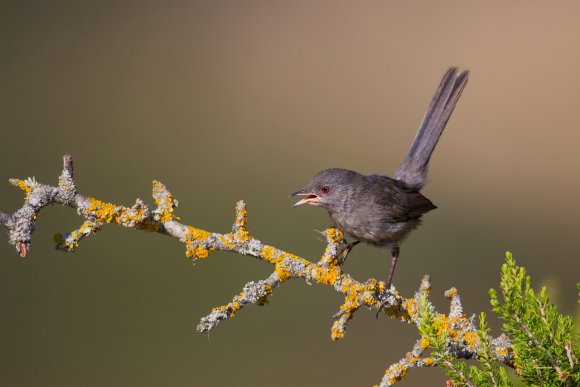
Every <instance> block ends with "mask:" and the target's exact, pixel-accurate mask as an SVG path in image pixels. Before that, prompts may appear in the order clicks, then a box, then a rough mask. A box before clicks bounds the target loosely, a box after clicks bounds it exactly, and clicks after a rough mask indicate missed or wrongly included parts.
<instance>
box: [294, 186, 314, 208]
mask: <svg viewBox="0 0 580 387" xmlns="http://www.w3.org/2000/svg"><path fill="white" fill-rule="evenodd" d="M294 196H306V197H305V198H304V199H301V200H299V201H298V202H296V204H294V205H293V206H292V207H297V206H301V205H302V204H312V203H313V202H315V201H316V200H318V196H317V195H314V194H312V193H310V192H307V191H305V190H304V189H301V190H300V191H296V192H294V193H293V194H291V195H290V196H289V197H290V198H291V197H294Z"/></svg>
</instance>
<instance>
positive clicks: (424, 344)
mask: <svg viewBox="0 0 580 387" xmlns="http://www.w3.org/2000/svg"><path fill="white" fill-rule="evenodd" d="M428 346H429V340H428V339H426V338H424V337H423V338H422V339H421V342H420V343H419V347H421V349H426V348H427V347H428Z"/></svg>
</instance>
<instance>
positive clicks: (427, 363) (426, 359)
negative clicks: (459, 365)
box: [423, 357, 435, 367]
mask: <svg viewBox="0 0 580 387" xmlns="http://www.w3.org/2000/svg"><path fill="white" fill-rule="evenodd" d="M423 361H424V362H425V365H426V366H427V367H429V366H431V365H433V364H434V363H435V360H433V358H432V357H426V358H425V359H423Z"/></svg>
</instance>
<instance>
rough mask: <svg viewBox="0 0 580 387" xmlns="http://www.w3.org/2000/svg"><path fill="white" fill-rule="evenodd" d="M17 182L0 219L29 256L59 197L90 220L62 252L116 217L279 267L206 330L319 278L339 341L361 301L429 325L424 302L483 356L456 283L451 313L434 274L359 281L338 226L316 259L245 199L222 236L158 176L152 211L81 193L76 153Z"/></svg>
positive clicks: (200, 251)
mask: <svg viewBox="0 0 580 387" xmlns="http://www.w3.org/2000/svg"><path fill="white" fill-rule="evenodd" d="M10 182H11V183H12V184H13V185H15V186H17V187H19V188H20V189H22V190H23V191H24V192H25V194H26V195H25V201H24V205H23V206H22V207H21V208H20V209H18V210H16V211H15V212H14V213H12V214H4V213H0V224H2V225H3V226H4V227H6V228H7V229H8V231H9V242H10V243H11V244H12V245H14V246H15V248H16V250H17V251H18V253H19V254H20V256H22V257H25V256H26V255H27V253H28V251H29V250H30V245H31V237H32V233H33V231H34V229H35V220H36V218H37V217H38V214H39V212H40V211H41V210H42V209H43V208H44V207H46V206H48V205H50V204H55V203H56V204H61V205H64V206H67V207H70V208H73V209H74V210H76V212H77V213H78V214H79V215H80V216H81V217H83V218H84V222H83V223H82V224H81V225H80V226H79V228H78V229H76V230H74V231H71V232H68V233H63V234H56V235H55V236H54V241H55V242H56V248H57V249H59V250H63V251H69V252H70V251H74V250H75V249H76V248H77V247H78V245H79V242H80V241H81V240H82V239H84V238H85V237H87V236H89V235H91V234H94V233H96V232H98V231H99V230H100V228H101V227H102V226H103V225H105V224H108V223H114V224H117V225H120V226H123V227H127V228H132V229H136V230H143V231H148V232H156V233H161V234H165V235H168V236H171V237H173V238H176V239H178V240H180V241H181V242H183V243H184V244H185V253H186V256H187V257H190V258H191V259H192V260H193V261H198V260H202V259H205V258H207V257H208V256H209V255H210V254H211V252H213V251H216V250H217V251H230V252H236V253H238V254H241V255H247V256H252V257H255V258H257V259H259V260H261V261H265V262H267V263H269V264H271V265H272V266H273V267H274V270H273V272H272V273H271V274H270V275H269V276H268V277H267V278H266V279H263V280H259V281H257V282H254V281H251V282H248V283H247V284H246V285H244V287H243V289H242V291H241V292H240V293H239V294H237V295H236V296H234V297H233V299H232V301H230V302H229V303H227V304H226V305H223V306H218V307H216V308H214V309H213V310H212V311H211V313H210V314H208V315H207V316H206V317H203V318H202V319H201V321H200V322H199V324H198V325H197V330H198V331H199V332H206V331H209V330H211V329H213V328H215V327H216V326H217V325H218V324H219V323H220V322H222V321H224V320H226V319H229V318H232V317H234V316H235V314H236V313H237V312H238V311H240V310H241V309H242V308H244V307H245V306H246V305H248V304H258V305H263V304H265V303H267V302H268V298H269V296H270V295H272V293H273V292H274V290H275V289H276V288H278V287H279V286H280V285H282V284H283V283H284V282H286V281H288V280H290V279H302V280H304V281H306V282H308V283H310V282H316V283H318V284H322V285H327V286H330V287H332V288H333V289H334V290H335V291H337V292H339V293H342V294H344V302H343V304H342V305H340V307H339V310H338V312H337V313H336V314H335V318H336V321H334V323H333V325H332V328H331V338H332V340H337V339H341V338H343V337H344V335H345V332H346V329H347V324H348V322H349V321H350V320H351V319H352V318H353V316H354V314H355V313H356V312H357V311H358V310H359V309H360V308H361V307H362V306H365V307H366V308H368V309H371V310H376V311H379V312H382V313H384V314H386V315H388V316H390V317H392V318H396V319H399V320H402V321H405V322H407V323H409V324H413V325H416V326H417V327H419V326H420V325H421V324H424V322H422V320H421V316H422V312H423V310H424V309H425V308H429V310H430V311H432V312H433V313H434V315H435V316H437V317H436V320H437V324H439V325H444V326H445V327H446V328H445V329H446V332H447V333H448V336H447V337H448V338H449V341H448V343H447V345H448V347H449V348H450V350H451V351H452V352H453V353H454V354H455V356H456V357H458V358H464V359H469V358H473V357H477V354H478V352H477V351H478V346H479V343H478V342H479V338H478V336H477V334H476V330H477V327H476V326H475V323H474V321H473V318H467V317H466V316H465V314H463V311H462V307H461V302H460V299H459V296H458V294H457V290H456V289H454V288H453V289H451V290H449V291H448V292H447V297H448V298H449V299H450V302H451V307H450V312H449V315H444V314H439V313H437V312H435V309H434V306H433V305H432V304H431V302H430V301H429V300H428V295H429V292H430V289H431V282H430V278H429V276H425V277H424V278H423V280H422V281H421V284H420V287H419V290H418V291H417V292H416V293H415V295H414V297H412V298H405V297H403V296H401V295H400V294H399V292H398V291H397V290H396V289H395V287H394V286H391V288H389V289H387V288H386V286H385V283H384V282H383V281H377V280H376V279H374V278H370V279H368V280H367V281H365V282H359V281H357V280H355V279H353V278H352V277H351V276H350V275H349V274H347V273H345V272H343V270H342V265H343V264H344V260H343V259H342V257H341V253H342V252H343V251H344V249H345V248H346V247H347V243H346V241H345V240H344V239H343V234H342V232H341V231H340V230H337V229H333V228H331V229H328V230H326V231H324V232H323V233H322V234H323V235H324V236H325V238H326V243H327V245H326V249H325V251H324V253H323V254H322V256H321V258H320V259H319V260H318V261H317V262H316V263H313V262H311V261H309V260H306V259H304V258H302V257H299V256H297V255H295V254H292V253H289V252H286V251H283V250H280V249H277V248H275V247H273V246H269V245H267V244H264V243H262V242H261V241H260V240H258V239H256V238H254V237H253V236H252V235H251V234H250V232H249V230H248V219H247V215H248V214H247V210H246V205H245V203H244V202H243V201H239V202H237V203H236V207H235V221H234V225H233V227H232V231H231V232H229V233H224V234H221V233H213V232H209V231H206V230H202V229H199V228H196V227H193V226H190V225H186V224H184V223H181V222H179V218H178V217H177V216H175V215H174V210H175V208H176V207H177V205H178V202H177V200H176V199H175V198H174V197H173V194H172V193H171V192H170V191H169V190H168V189H167V187H166V186H165V185H163V184H162V183H160V182H158V181H153V198H154V199H155V203H156V208H155V209H150V208H149V207H148V206H147V205H146V204H145V203H144V202H143V200H141V199H137V200H136V201H135V204H134V205H133V206H132V207H125V206H122V205H116V204H113V203H107V202H104V201H101V200H98V199H95V198H92V197H89V196H84V195H82V194H80V193H78V192H77V190H76V186H75V183H74V180H73V163H72V157H71V156H70V155H66V156H64V158H63V171H62V173H61V175H60V177H59V181H58V186H56V187H55V186H50V185H44V184H40V183H38V182H37V181H36V180H35V179H34V178H27V179H25V180H20V179H11V180H10ZM428 345H429V343H428V341H427V340H426V339H425V338H421V339H419V340H418V341H417V342H416V343H415V345H414V346H413V349H412V350H411V352H409V353H407V355H406V356H405V357H404V358H403V359H401V360H400V361H398V362H397V363H395V364H393V365H391V366H390V367H389V368H388V370H387V372H386V374H385V377H384V378H383V380H382V381H381V384H380V385H381V386H390V385H392V384H394V383H395V382H396V381H398V380H401V379H402V378H404V376H405V374H406V372H407V369H409V368H412V367H429V366H432V365H434V360H433V358H430V357H422V356H423V353H424V352H425V350H426V349H427V347H428ZM492 345H493V346H494V348H495V355H496V356H497V359H498V360H499V361H500V362H502V363H503V364H507V365H510V366H512V365H513V356H512V352H511V344H510V342H509V340H508V339H507V338H506V337H505V336H500V337H499V338H497V339H493V340H492Z"/></svg>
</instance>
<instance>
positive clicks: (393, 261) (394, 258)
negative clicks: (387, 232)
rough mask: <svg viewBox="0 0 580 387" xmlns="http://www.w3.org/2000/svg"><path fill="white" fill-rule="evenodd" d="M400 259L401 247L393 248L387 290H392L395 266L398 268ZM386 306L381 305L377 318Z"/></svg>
mask: <svg viewBox="0 0 580 387" xmlns="http://www.w3.org/2000/svg"><path fill="white" fill-rule="evenodd" d="M398 258H399V246H394V247H391V270H389V279H388V280H387V286H386V287H385V289H387V290H388V289H390V288H391V282H392V280H393V274H394V273H395V266H397V259H398ZM384 306H385V305H384V304H382V303H380V305H379V310H377V315H376V316H375V317H376V318H379V313H381V311H382V310H383V308H384Z"/></svg>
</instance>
